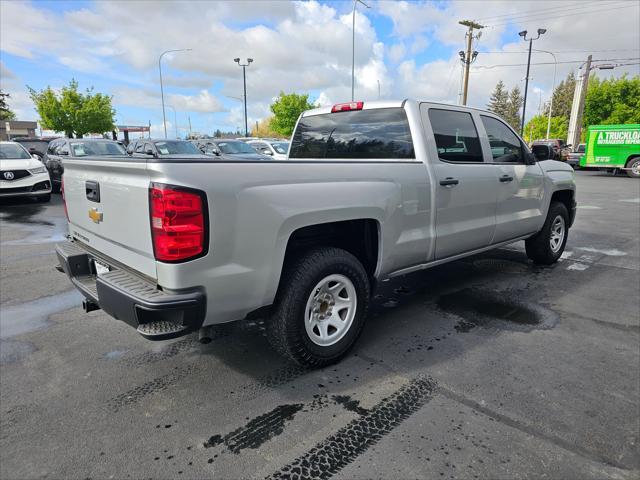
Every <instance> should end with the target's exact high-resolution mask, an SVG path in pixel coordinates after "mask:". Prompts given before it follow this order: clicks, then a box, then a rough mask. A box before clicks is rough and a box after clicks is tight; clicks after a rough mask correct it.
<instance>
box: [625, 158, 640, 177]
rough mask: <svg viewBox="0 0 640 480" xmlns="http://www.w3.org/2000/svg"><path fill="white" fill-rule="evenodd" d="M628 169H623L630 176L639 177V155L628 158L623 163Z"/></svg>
mask: <svg viewBox="0 0 640 480" xmlns="http://www.w3.org/2000/svg"><path fill="white" fill-rule="evenodd" d="M625 166H626V168H628V169H629V170H625V171H626V172H627V175H629V176H630V177H631V178H640V157H633V158H630V159H629V161H628V162H627V164H626V165H625Z"/></svg>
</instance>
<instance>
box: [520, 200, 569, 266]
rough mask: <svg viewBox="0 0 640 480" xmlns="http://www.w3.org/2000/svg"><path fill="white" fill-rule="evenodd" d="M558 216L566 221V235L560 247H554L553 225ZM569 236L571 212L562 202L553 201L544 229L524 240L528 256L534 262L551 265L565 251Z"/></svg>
mask: <svg viewBox="0 0 640 480" xmlns="http://www.w3.org/2000/svg"><path fill="white" fill-rule="evenodd" d="M558 217H562V221H563V222H564V237H563V238H562V240H561V243H560V245H559V248H557V249H554V248H553V247H552V241H551V236H552V227H553V226H554V224H555V222H556V219H557V218H558ZM568 236H569V212H568V211H567V207H565V205H564V203H562V202H551V205H549V212H548V213H547V219H546V220H545V222H544V225H543V226H542V230H540V231H539V232H538V233H536V234H535V235H534V236H532V237H529V238H527V239H526V240H525V242H524V245H525V248H526V251H527V256H528V257H529V258H530V259H531V260H533V263H536V264H539V265H551V264H553V263H555V262H557V261H558V259H559V258H560V256H561V255H562V252H564V247H565V245H566V244H567V238H568Z"/></svg>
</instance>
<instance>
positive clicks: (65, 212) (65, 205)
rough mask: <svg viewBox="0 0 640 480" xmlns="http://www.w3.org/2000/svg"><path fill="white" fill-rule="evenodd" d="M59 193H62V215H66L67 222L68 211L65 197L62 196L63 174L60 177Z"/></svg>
mask: <svg viewBox="0 0 640 480" xmlns="http://www.w3.org/2000/svg"><path fill="white" fill-rule="evenodd" d="M60 195H62V205H63V206H64V215H65V216H66V217H67V222H68V221H69V211H68V210H67V199H66V198H64V175H62V176H61V177H60Z"/></svg>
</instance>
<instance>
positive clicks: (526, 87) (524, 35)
mask: <svg viewBox="0 0 640 480" xmlns="http://www.w3.org/2000/svg"><path fill="white" fill-rule="evenodd" d="M546 31H547V29H546V28H539V29H538V36H537V37H536V38H533V37H531V38H528V39H527V31H526V30H523V31H522V32H520V33H518V35H520V36H521V37H522V39H523V40H524V41H525V42H527V41H528V42H529V58H528V59H527V76H526V78H525V83H524V102H523V103H522V123H521V124H520V136H522V135H523V134H524V114H525V111H526V109H527V91H528V90H529V69H530V68H531V48H532V47H533V41H534V40H537V39H539V38H540V35H544V34H545V33H546Z"/></svg>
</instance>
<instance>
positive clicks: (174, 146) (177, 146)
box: [155, 140, 202, 155]
mask: <svg viewBox="0 0 640 480" xmlns="http://www.w3.org/2000/svg"><path fill="white" fill-rule="evenodd" d="M155 145H156V149H157V150H158V154H160V155H202V152H201V151H200V150H198V147H196V146H195V145H194V144H193V143H191V142H184V141H181V140H167V141H166V142H156V144H155Z"/></svg>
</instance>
